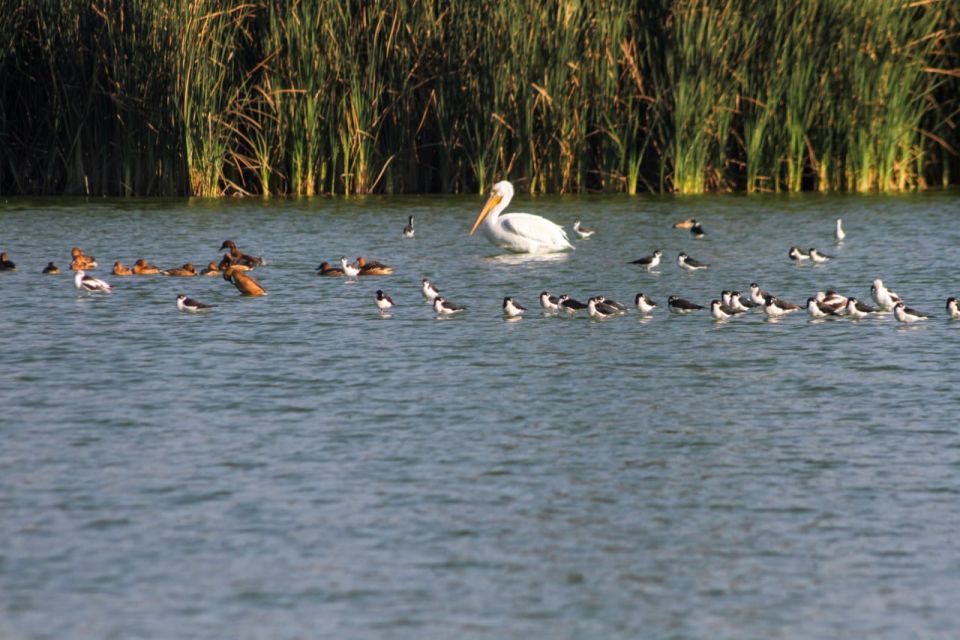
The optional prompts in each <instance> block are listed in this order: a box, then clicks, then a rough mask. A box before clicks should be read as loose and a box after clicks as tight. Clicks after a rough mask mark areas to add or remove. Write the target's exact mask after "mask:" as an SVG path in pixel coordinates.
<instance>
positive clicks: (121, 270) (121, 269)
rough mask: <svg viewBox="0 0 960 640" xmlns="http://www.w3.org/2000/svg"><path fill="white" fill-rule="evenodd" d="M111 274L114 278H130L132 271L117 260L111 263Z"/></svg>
mask: <svg viewBox="0 0 960 640" xmlns="http://www.w3.org/2000/svg"><path fill="white" fill-rule="evenodd" d="M111 273H113V275H115V276H132V275H133V269H131V268H130V267H128V266H126V265H124V264H123V263H122V262H120V261H119V260H117V261H116V262H114V263H113V271H112V272H111Z"/></svg>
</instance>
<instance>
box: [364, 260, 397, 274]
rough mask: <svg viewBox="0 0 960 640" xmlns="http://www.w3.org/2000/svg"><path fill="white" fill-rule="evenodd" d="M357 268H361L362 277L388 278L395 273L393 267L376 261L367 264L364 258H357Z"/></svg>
mask: <svg viewBox="0 0 960 640" xmlns="http://www.w3.org/2000/svg"><path fill="white" fill-rule="evenodd" d="M357 266H358V267H360V275H362V276H388V275H390V274H391V273H393V267H389V266H387V265H385V264H383V263H382V262H377V261H376V260H372V261H370V262H367V261H366V260H365V259H364V257H363V256H360V257H359V258H357Z"/></svg>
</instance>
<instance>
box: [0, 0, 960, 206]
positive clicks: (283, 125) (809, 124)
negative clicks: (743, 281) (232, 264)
mask: <svg viewBox="0 0 960 640" xmlns="http://www.w3.org/2000/svg"><path fill="white" fill-rule="evenodd" d="M0 4H2V5H3V6H0V149H2V159H0V194H4V195H10V194H78V193H79V194H83V193H90V194H96V195H100V194H104V195H198V196H219V195H232V194H261V195H263V196H269V195H280V194H298V195H314V194H321V193H341V194H362V193H371V192H384V193H399V192H443V193H454V192H477V191H482V190H484V189H485V188H486V187H488V186H489V185H490V184H491V183H492V182H494V181H496V180H498V179H502V178H509V179H512V180H514V181H516V182H517V183H518V186H519V188H520V189H521V190H529V191H532V192H579V191H586V190H591V191H592V190H596V191H607V192H626V193H637V192H640V191H672V192H678V193H701V192H704V191H716V190H738V191H780V190H789V191H800V190H845V191H903V190H913V189H924V188H931V187H942V186H946V185H949V184H956V183H958V182H960V168H958V167H960V156H958V151H960V127H958V124H960V26H958V22H960V2H956V1H955V0H918V1H912V2H907V1H902V0H830V1H828V0H769V1H765V2H757V1H748V0H727V1H723V0H714V1H711V2H703V1H698V0H654V1H650V2H645V1H641V0H518V1H515V2H504V1H497V2H487V1H483V0H446V1H443V0H424V1H418V0H365V1H350V0H340V1H332V0H314V1H312V2H311V1H307V0H250V1H241V0H219V1H213V0H3V1H2V2H0Z"/></svg>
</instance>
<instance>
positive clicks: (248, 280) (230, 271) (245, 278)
mask: <svg viewBox="0 0 960 640" xmlns="http://www.w3.org/2000/svg"><path fill="white" fill-rule="evenodd" d="M223 279H224V280H226V281H227V282H232V283H233V286H235V287H236V288H237V291H239V292H240V293H242V294H243V295H245V296H265V295H267V291H266V289H264V288H263V287H262V286H261V285H260V283H259V282H257V281H256V280H254V279H253V278H252V277H251V276H249V275H247V274H246V273H244V272H243V271H240V270H239V269H237V268H236V267H227V268H226V269H224V271H223Z"/></svg>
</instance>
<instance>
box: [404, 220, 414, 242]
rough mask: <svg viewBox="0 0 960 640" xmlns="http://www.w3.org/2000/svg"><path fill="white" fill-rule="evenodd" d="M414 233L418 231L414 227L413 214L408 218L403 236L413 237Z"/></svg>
mask: <svg viewBox="0 0 960 640" xmlns="http://www.w3.org/2000/svg"><path fill="white" fill-rule="evenodd" d="M414 233H416V231H415V230H414V228H413V216H410V217H409V218H407V224H406V226H404V227H403V237H404V238H412V237H413V234H414Z"/></svg>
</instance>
